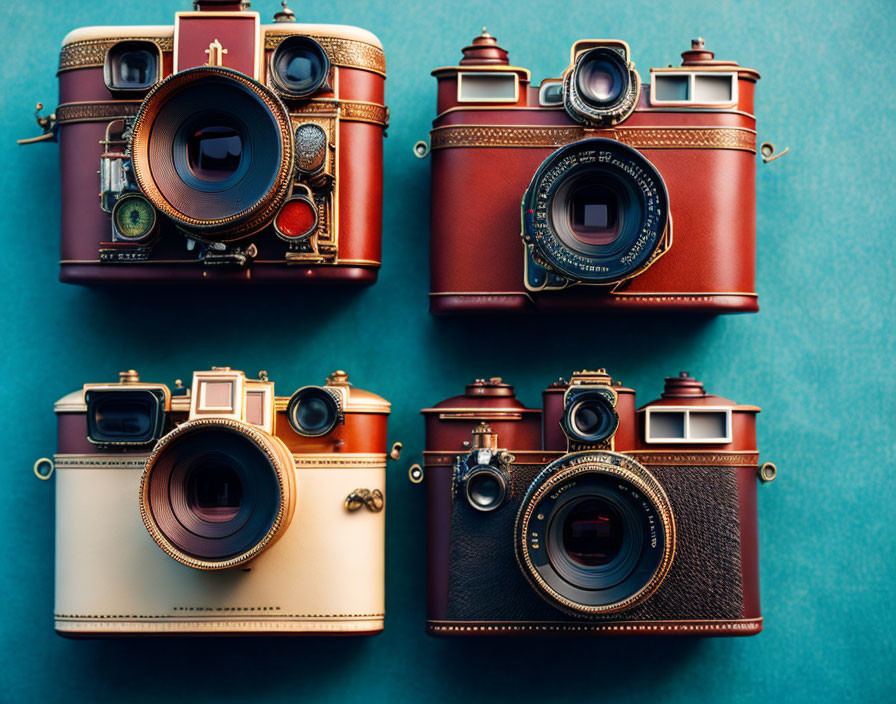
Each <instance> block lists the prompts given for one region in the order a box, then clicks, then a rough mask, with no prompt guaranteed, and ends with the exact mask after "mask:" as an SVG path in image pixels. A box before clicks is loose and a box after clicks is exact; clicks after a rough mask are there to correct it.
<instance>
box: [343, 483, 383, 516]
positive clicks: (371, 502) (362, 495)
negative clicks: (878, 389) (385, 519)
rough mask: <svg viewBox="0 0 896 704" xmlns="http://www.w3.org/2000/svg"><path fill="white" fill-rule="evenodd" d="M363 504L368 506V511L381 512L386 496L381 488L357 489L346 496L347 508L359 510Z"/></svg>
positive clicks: (348, 509) (347, 509)
mask: <svg viewBox="0 0 896 704" xmlns="http://www.w3.org/2000/svg"><path fill="white" fill-rule="evenodd" d="M362 506H366V507H367V510H368V511H371V512H373V513H379V512H380V511H382V510H383V506H385V498H384V497H383V492H382V491H380V490H379V489H374V490H373V491H371V490H370V489H355V490H354V491H353V492H352V493H351V494H349V495H348V496H346V497H345V510H346V511H357V510H358V509H360V508H361V507H362Z"/></svg>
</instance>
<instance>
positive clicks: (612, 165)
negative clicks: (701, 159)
mask: <svg viewBox="0 0 896 704" xmlns="http://www.w3.org/2000/svg"><path fill="white" fill-rule="evenodd" d="M668 200H669V199H668V194H667V193H666V187H665V184H664V183H663V179H662V177H661V176H660V174H659V172H658V171H657V170H656V168H654V166H653V165H652V164H651V163H650V162H649V161H647V159H645V158H644V156H643V155H641V154H640V153H639V152H637V151H636V150H634V149H632V148H631V147H628V146H626V145H624V144H620V143H619V142H615V141H612V140H608V139H601V138H596V139H588V140H583V141H581V142H575V143H573V144H570V145H568V146H566V147H563V148H561V149H558V150H557V151H556V152H554V153H553V154H551V155H550V156H549V157H548V158H547V159H545V161H544V162H543V163H542V165H541V166H540V167H539V169H538V171H536V172H535V176H534V177H533V179H532V183H531V184H530V185H529V189H528V190H527V191H526V195H525V197H524V199H523V208H524V212H527V213H532V214H535V215H533V216H530V217H528V218H524V223H525V231H524V233H523V234H524V237H525V238H526V241H527V242H530V243H532V244H534V246H535V248H536V249H537V251H538V253H539V254H540V255H541V258H542V259H543V260H544V261H545V262H547V264H548V265H549V266H550V267H551V268H552V269H554V270H556V271H557V272H558V273H560V274H562V275H564V276H565V277H567V278H569V279H571V280H574V281H583V282H586V283H594V284H601V283H614V282H616V281H620V280H622V279H624V278H628V277H630V276H633V275H634V274H636V273H638V272H639V271H640V270H642V269H643V268H645V267H646V266H647V265H648V263H649V262H650V260H651V258H652V257H653V255H654V253H655V252H656V250H657V248H658V247H659V246H660V243H661V242H662V241H663V236H664V234H665V232H666V226H667V223H668V218H669V214H668ZM542 213H543V215H542Z"/></svg>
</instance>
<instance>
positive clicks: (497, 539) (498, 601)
mask: <svg viewBox="0 0 896 704" xmlns="http://www.w3.org/2000/svg"><path fill="white" fill-rule="evenodd" d="M541 469H542V466H541V465H516V466H514V467H513V468H512V469H511V496H510V498H509V500H508V502H507V503H506V504H505V505H504V506H502V507H501V508H500V509H498V510H497V511H495V512H493V513H479V512H477V511H474V510H473V509H471V508H470V507H469V506H468V505H467V503H466V502H464V501H460V500H457V501H455V502H454V509H453V514H452V525H451V545H450V564H451V566H450V574H449V594H448V610H447V611H448V619H449V620H457V621H490V620H503V621H533V620H537V621H576V620H580V619H579V618H578V617H574V616H571V615H568V614H566V613H565V612H563V611H560V610H559V609H557V608H554V607H553V606H551V605H550V604H548V603H547V602H546V601H544V600H543V599H542V598H541V597H540V596H539V595H538V594H537V593H536V592H535V591H534V589H533V588H532V587H531V586H530V585H529V583H528V581H527V580H526V578H525V577H524V576H523V573H522V572H521V570H520V568H519V566H518V565H517V562H516V557H515V555H514V549H513V543H512V541H513V528H514V521H515V519H516V514H517V511H518V509H519V505H520V501H521V499H522V496H523V494H524V492H525V491H526V489H527V487H528V486H529V484H530V483H531V482H532V480H533V479H534V478H535V476H536V475H537V474H538V472H540V471H541ZM736 471H737V470H735V469H733V468H728V467H724V468H723V467H697V466H679V467H667V466H662V467H653V468H651V472H652V473H653V474H654V476H656V478H657V479H658V480H659V481H660V483H661V484H662V485H663V487H664V488H665V490H666V493H667V494H668V496H669V500H670V502H671V504H672V511H673V514H674V516H675V521H676V529H677V543H676V553H675V558H674V560H673V562H672V567H671V569H670V570H669V574H668V575H667V577H666V579H665V581H664V582H663V584H662V585H661V586H660V588H659V589H658V590H657V591H656V593H655V594H653V596H651V597H650V598H649V599H647V600H646V601H645V602H643V603H642V604H640V605H638V606H636V607H635V608H633V609H631V610H629V611H626V612H622V613H616V614H608V615H605V616H602V617H599V618H598V619H595V620H614V621H619V620H638V621H665V620H690V619H701V620H715V619H738V618H742V617H743V611H744V608H743V603H744V598H743V580H742V568H741V545H740V519H739V499H738V485H737V475H736Z"/></svg>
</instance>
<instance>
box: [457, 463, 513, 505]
mask: <svg viewBox="0 0 896 704" xmlns="http://www.w3.org/2000/svg"><path fill="white" fill-rule="evenodd" d="M466 493H467V500H468V501H469V502H470V505H471V506H472V507H473V508H475V509H477V510H479V511H492V510H493V509H496V508H498V506H500V505H501V504H502V503H503V502H504V496H505V495H506V493H507V482H506V481H505V480H504V478H503V477H502V476H501V475H500V474H499V473H498V470H496V469H495V468H493V467H490V466H486V465H479V466H476V467H474V468H473V469H472V470H470V473H469V474H468V475H467V480H466Z"/></svg>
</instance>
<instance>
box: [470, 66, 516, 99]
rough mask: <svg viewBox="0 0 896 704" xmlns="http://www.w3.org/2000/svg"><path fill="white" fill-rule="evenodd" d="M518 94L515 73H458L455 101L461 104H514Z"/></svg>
mask: <svg viewBox="0 0 896 704" xmlns="http://www.w3.org/2000/svg"><path fill="white" fill-rule="evenodd" d="M518 96H519V92H518V86H517V75H516V74H515V73H497V72H496V73H459V74H457V100H458V102H461V103H515V102H516V101H517V99H518Z"/></svg>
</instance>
